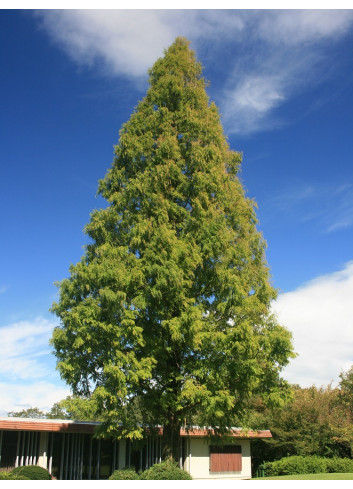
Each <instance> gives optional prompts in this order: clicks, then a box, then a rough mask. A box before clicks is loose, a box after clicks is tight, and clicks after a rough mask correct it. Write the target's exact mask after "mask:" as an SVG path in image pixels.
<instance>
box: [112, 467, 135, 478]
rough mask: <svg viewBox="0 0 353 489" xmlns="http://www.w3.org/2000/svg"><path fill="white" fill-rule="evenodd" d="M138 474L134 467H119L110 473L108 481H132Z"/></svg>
mask: <svg viewBox="0 0 353 489" xmlns="http://www.w3.org/2000/svg"><path fill="white" fill-rule="evenodd" d="M138 478H139V476H138V474H137V472H135V470H134V469H129V468H126V469H120V470H116V471H115V472H113V473H112V475H111V476H110V477H109V480H110V481H116V480H119V481H132V480H136V479H138Z"/></svg>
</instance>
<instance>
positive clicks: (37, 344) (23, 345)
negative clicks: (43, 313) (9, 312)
mask: <svg viewBox="0 0 353 489" xmlns="http://www.w3.org/2000/svg"><path fill="white" fill-rule="evenodd" d="M54 326H55V325H54V323H52V322H50V321H47V320H45V319H42V318H37V319H35V320H34V321H20V322H17V323H13V324H9V325H6V326H1V327H0V334H1V342H0V377H3V378H4V377H6V378H7V379H9V380H10V381H11V380H12V381H14V380H15V381H16V380H18V379H29V378H38V379H39V378H43V377H45V375H46V374H47V369H46V367H45V363H46V360H47V358H48V357H50V348H49V339H50V337H51V334H52V331H53V328H54Z"/></svg>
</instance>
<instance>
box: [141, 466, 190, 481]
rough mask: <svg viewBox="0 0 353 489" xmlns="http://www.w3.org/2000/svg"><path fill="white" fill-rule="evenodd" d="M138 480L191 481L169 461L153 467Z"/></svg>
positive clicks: (186, 473)
mask: <svg viewBox="0 0 353 489" xmlns="http://www.w3.org/2000/svg"><path fill="white" fill-rule="evenodd" d="M140 480H192V477H191V475H190V474H189V473H188V472H186V471H185V470H182V469H180V468H179V467H178V466H177V464H176V463H174V462H171V461H166V462H161V463H159V464H155V465H153V466H152V467H151V468H150V469H147V470H145V471H144V472H142V474H141V475H140Z"/></svg>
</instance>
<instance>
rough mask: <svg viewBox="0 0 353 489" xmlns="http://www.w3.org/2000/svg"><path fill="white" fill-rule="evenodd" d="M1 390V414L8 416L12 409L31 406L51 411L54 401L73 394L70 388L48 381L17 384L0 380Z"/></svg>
mask: <svg viewBox="0 0 353 489" xmlns="http://www.w3.org/2000/svg"><path fill="white" fill-rule="evenodd" d="M0 390H1V400H0V416H6V415H7V413H9V412H10V411H22V410H23V409H28V408H31V407H37V408H39V409H40V410H41V411H49V410H50V408H51V407H52V406H53V404H54V403H56V402H58V401H61V400H62V399H65V397H67V396H69V395H70V394H71V392H70V390H69V389H68V388H65V387H58V386H57V385H56V384H54V383H51V382H47V381H38V382H30V383H23V384H16V385H12V384H10V383H7V382H0Z"/></svg>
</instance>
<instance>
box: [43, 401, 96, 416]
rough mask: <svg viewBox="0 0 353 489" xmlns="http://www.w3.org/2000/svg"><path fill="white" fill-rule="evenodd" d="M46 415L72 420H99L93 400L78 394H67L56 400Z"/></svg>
mask: <svg viewBox="0 0 353 489" xmlns="http://www.w3.org/2000/svg"><path fill="white" fill-rule="evenodd" d="M47 417H48V418H51V419H71V420H74V421H100V417H99V415H98V414H97V405H96V403H95V402H94V400H92V399H87V398H83V397H78V396H68V397H66V398H65V399H62V400H61V401H59V402H56V403H55V404H54V405H53V407H52V408H51V410H50V412H49V413H48V416H47Z"/></svg>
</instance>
